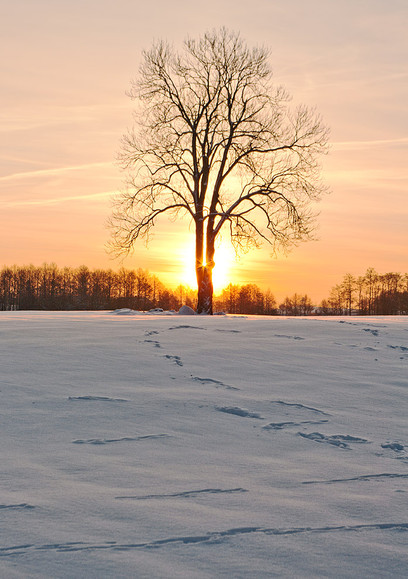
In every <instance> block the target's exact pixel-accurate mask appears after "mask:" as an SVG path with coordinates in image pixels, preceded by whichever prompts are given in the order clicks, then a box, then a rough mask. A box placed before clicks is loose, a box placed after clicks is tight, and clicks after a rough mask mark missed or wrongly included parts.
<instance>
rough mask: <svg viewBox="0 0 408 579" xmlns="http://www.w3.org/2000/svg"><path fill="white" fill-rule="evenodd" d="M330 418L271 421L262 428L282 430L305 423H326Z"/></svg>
mask: <svg viewBox="0 0 408 579" xmlns="http://www.w3.org/2000/svg"><path fill="white" fill-rule="evenodd" d="M327 422H329V421H328V420H301V421H300V422H290V421H289V422H270V423H269V424H265V426H262V430H282V429H284V428H292V427H295V426H297V427H298V426H302V425H303V424H324V423H327Z"/></svg>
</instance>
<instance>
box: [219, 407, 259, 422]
mask: <svg viewBox="0 0 408 579" xmlns="http://www.w3.org/2000/svg"><path fill="white" fill-rule="evenodd" d="M215 409H216V410H218V411H219V412H225V413H226V414H233V415H234V416H241V417H242V418H258V419H259V420H264V419H263V417H262V416H261V415H260V414H259V412H250V411H249V410H246V409H245V408H240V407H239V406H216V407H215Z"/></svg>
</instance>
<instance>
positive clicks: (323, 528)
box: [0, 311, 408, 579]
mask: <svg viewBox="0 0 408 579" xmlns="http://www.w3.org/2000/svg"><path fill="white" fill-rule="evenodd" d="M0 344H1V346H0V347H1V351H2V355H1V363H0V364H1V374H0V396H1V401H2V403H1V406H0V434H1V440H2V461H1V462H2V468H1V471H0V492H1V498H0V518H1V523H2V524H1V531H0V536H1V546H0V576H4V577H7V578H8V577H22V578H23V577H24V578H26V577H50V578H51V577H52V578H72V579H73V578H78V577H87V578H88V577H89V578H93V577H95V578H96V577H98V578H110V577H115V578H122V577H123V578H127V577H137V578H139V577H140V578H144V577H146V578H156V577H157V578H172V577H175V578H177V577H191V578H211V577H234V578H247V577H251V578H257V577H317V576H319V577H336V578H337V577H354V576H358V577H378V578H380V577H406V576H407V575H408V549H407V542H408V541H407V539H408V532H407V531H408V501H407V491H408V468H407V467H408V421H407V393H408V372H407V368H408V320H407V319H406V318H403V317H395V318H387V317H383V318H381V317H378V318H373V317H370V318H305V319H299V318H260V317H250V318H245V317H234V316H214V317H199V316H194V317H193V316H177V315H166V313H163V314H161V315H160V314H158V315H142V314H138V313H136V312H132V311H119V312H70V313H58V312H53V313H49V312H0Z"/></svg>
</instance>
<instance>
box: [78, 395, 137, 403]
mask: <svg viewBox="0 0 408 579" xmlns="http://www.w3.org/2000/svg"><path fill="white" fill-rule="evenodd" d="M68 400H87V401H94V402H128V400H126V399H125V398H111V397H110V396H68Z"/></svg>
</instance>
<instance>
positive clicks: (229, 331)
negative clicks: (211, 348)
mask: <svg viewBox="0 0 408 579" xmlns="http://www.w3.org/2000/svg"><path fill="white" fill-rule="evenodd" d="M215 331H216V332H224V333H229V334H240V333H241V330H224V329H221V328H216V330H215Z"/></svg>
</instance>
